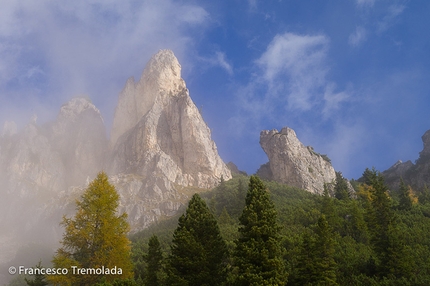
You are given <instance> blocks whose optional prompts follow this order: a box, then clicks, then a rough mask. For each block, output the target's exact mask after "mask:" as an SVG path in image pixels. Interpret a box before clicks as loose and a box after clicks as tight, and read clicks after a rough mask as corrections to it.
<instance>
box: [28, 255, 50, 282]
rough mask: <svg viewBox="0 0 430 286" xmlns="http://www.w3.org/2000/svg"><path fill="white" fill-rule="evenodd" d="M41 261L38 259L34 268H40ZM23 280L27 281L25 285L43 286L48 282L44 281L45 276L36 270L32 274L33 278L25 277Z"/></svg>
mask: <svg viewBox="0 0 430 286" xmlns="http://www.w3.org/2000/svg"><path fill="white" fill-rule="evenodd" d="M41 263H42V261H39V263H38V264H37V265H36V268H38V269H40V268H42V266H41ZM24 279H25V282H26V283H27V285H29V286H45V285H48V282H47V281H46V277H45V275H43V274H41V273H39V272H37V273H36V274H34V279H27V278H24Z"/></svg>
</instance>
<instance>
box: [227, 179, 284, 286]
mask: <svg viewBox="0 0 430 286" xmlns="http://www.w3.org/2000/svg"><path fill="white" fill-rule="evenodd" d="M239 221H240V226H239V239H238V240H237V241H236V250H235V255H234V264H235V266H236V271H237V273H236V278H235V284H237V285H284V284H285V283H286V280H287V273H286V270H285V263H284V260H283V258H282V254H283V248H282V246H281V243H280V235H279V231H280V226H279V225H278V221H277V213H276V210H275V207H274V205H273V202H272V201H271V200H270V196H269V193H268V192H267V191H266V188H265V186H264V184H263V182H261V180H260V179H259V178H258V177H257V176H251V178H250V182H249V189H248V193H247V195H246V203H245V208H244V209H243V212H242V215H241V216H240V218H239Z"/></svg>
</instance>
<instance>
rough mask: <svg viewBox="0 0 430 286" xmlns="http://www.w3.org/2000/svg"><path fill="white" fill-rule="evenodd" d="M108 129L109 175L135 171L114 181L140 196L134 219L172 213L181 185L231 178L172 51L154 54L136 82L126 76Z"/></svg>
mask: <svg viewBox="0 0 430 286" xmlns="http://www.w3.org/2000/svg"><path fill="white" fill-rule="evenodd" d="M111 134H112V137H111V142H110V144H111V147H112V157H111V159H110V165H109V174H123V175H126V174H129V175H133V176H134V177H133V178H134V179H130V177H123V178H124V179H121V177H117V180H118V184H122V186H123V187H119V188H118V189H119V190H120V192H122V193H130V192H131V193H136V194H138V196H139V198H138V199H137V200H135V202H139V203H137V204H140V207H137V206H136V208H135V209H134V210H133V211H132V212H133V214H134V215H132V217H134V218H136V220H138V218H139V217H142V216H146V217H147V218H149V217H152V219H150V220H154V219H156V217H157V216H159V215H169V214H172V213H174V211H175V210H177V208H178V207H179V206H180V204H178V203H177V202H179V201H183V199H184V194H183V193H182V192H181V191H180V189H182V188H184V187H197V188H201V189H207V188H211V187H214V186H215V185H216V184H218V183H219V181H220V179H221V177H224V179H226V180H228V179H230V178H231V173H230V170H229V169H228V168H227V166H226V165H225V164H224V162H223V161H222V160H221V158H220V157H219V155H218V151H217V148H216V145H215V143H214V142H213V141H212V139H211V133H210V130H209V128H208V126H207V125H206V123H205V122H204V120H203V118H202V116H201V114H200V112H199V110H198V109H197V107H196V106H195V104H194V103H193V101H192V100H191V98H190V96H189V92H188V89H187V88H186V85H185V82H184V80H183V79H182V78H181V66H180V65H179V63H178V60H177V59H176V57H175V56H174V54H173V52H172V51H169V50H162V51H160V52H158V53H157V54H156V55H154V56H153V57H152V58H151V60H150V61H149V62H148V64H147V66H146V67H145V70H144V72H143V74H142V77H141V78H140V80H139V81H138V82H137V83H134V80H133V79H129V80H128V81H127V83H126V86H125V87H124V89H123V91H122V92H121V94H120V96H119V100H118V107H117V109H116V112H115V117H114V122H113V128H112V132H111ZM137 177H139V179H138V180H137V181H140V182H141V183H140V184H137V183H136V182H137V181H136V178H137ZM125 178H128V179H125ZM124 180H125V181H124ZM132 182H133V183H132ZM131 185H133V186H134V187H131ZM136 188H139V191H135V189H136ZM123 190H128V191H124V192H123ZM123 195H124V196H126V195H125V194H123ZM141 202H142V203H141ZM143 202H146V203H143ZM150 202H151V203H150ZM136 213H137V214H136ZM130 220H133V218H130Z"/></svg>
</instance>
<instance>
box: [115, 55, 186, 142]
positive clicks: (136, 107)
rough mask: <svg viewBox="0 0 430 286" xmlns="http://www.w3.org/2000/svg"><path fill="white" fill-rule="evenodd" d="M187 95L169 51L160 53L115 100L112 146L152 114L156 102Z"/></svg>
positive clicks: (174, 58) (174, 59)
mask: <svg viewBox="0 0 430 286" xmlns="http://www.w3.org/2000/svg"><path fill="white" fill-rule="evenodd" d="M186 92H187V89H186V86H185V82H184V80H183V79H182V78H181V65H180V64H179V62H178V59H177V58H176V57H175V55H174V54H173V52H172V51H170V50H160V51H159V52H158V53H157V54H155V55H154V56H153V57H152V58H151V59H150V60H149V62H148V63H147V65H146V67H145V69H144V70H143V73H142V76H141V78H140V79H139V81H138V82H137V83H135V81H134V78H130V79H128V81H127V82H126V84H125V86H124V88H123V90H122V91H121V93H120V95H119V99H118V105H117V107H116V110H115V117H114V121H113V126H112V131H111V139H110V142H111V146H112V147H113V146H114V145H115V143H116V142H117V140H118V138H119V137H121V136H122V135H123V134H124V133H126V132H127V131H128V130H130V129H131V128H133V127H134V126H135V125H136V124H137V123H138V122H139V121H140V119H141V118H142V116H144V115H145V114H147V113H148V111H149V110H151V109H152V108H153V106H154V104H155V102H164V103H166V102H168V101H169V100H170V99H169V98H170V97H172V96H174V97H183V96H185V93H186Z"/></svg>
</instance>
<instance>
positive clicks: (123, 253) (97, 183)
mask: <svg viewBox="0 0 430 286" xmlns="http://www.w3.org/2000/svg"><path fill="white" fill-rule="evenodd" d="M76 205H77V212H76V215H75V217H74V218H66V217H63V221H62V223H61V224H62V225H63V226H64V228H65V233H64V235H63V240H62V247H61V248H60V249H58V250H57V254H56V255H55V257H54V259H53V264H54V267H61V268H67V269H68V274H67V275H51V276H50V277H49V280H50V282H51V283H53V284H54V285H94V284H96V283H97V282H99V281H101V280H105V281H108V282H110V281H114V280H116V279H127V278H132V277H133V265H132V262H131V258H130V241H129V239H128V238H127V233H128V231H129V225H128V223H127V220H126V219H127V214H126V213H124V214H122V215H117V208H118V205H119V196H118V193H117V192H116V190H115V187H114V186H113V185H111V184H110V183H109V181H108V177H107V175H106V174H105V173H104V172H101V173H99V174H98V175H97V178H96V179H95V180H94V181H93V182H92V183H91V184H90V185H89V186H88V188H87V190H86V191H85V193H84V194H83V195H82V197H81V199H80V200H78V201H77V202H76ZM80 269H83V272H86V273H88V272H90V274H82V271H81V272H80V273H79V274H78V272H79V270H80ZM88 269H91V270H89V271H88ZM92 269H95V270H96V271H95V272H96V273H94V271H93V270H92ZM112 269H116V270H115V272H116V274H112V272H113V271H112ZM107 272H110V274H107Z"/></svg>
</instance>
